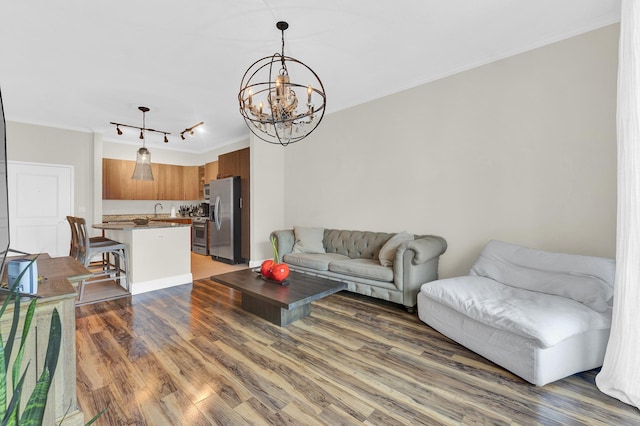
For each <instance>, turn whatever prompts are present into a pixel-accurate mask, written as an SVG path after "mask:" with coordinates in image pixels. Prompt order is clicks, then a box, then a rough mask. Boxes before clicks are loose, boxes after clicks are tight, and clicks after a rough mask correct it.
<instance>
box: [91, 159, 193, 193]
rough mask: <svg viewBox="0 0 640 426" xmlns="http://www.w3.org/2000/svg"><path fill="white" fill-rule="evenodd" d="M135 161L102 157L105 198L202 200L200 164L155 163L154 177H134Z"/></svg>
mask: <svg viewBox="0 0 640 426" xmlns="http://www.w3.org/2000/svg"><path fill="white" fill-rule="evenodd" d="M135 164H136V163H135V161H129V160H114V159H110V158H103V160H102V198H103V199H105V200H198V199H199V198H200V195H199V192H198V166H176V165H172V164H157V163H153V164H152V165H151V169H152V171H153V177H154V180H153V181H140V180H132V179H131V175H132V174H133V170H134V168H135Z"/></svg>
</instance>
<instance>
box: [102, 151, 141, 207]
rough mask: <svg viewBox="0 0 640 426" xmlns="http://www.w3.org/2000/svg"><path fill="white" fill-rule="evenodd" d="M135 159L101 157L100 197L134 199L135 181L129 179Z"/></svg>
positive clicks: (106, 198)
mask: <svg viewBox="0 0 640 426" xmlns="http://www.w3.org/2000/svg"><path fill="white" fill-rule="evenodd" d="M135 165H136V163H135V161H124V160H114V159H111V158H103V159H102V198H104V199H105V200H135V198H133V197H134V194H135V193H136V181H135V180H132V179H131V175H132V174H133V169H134V168H135Z"/></svg>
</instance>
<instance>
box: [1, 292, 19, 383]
mask: <svg viewBox="0 0 640 426" xmlns="http://www.w3.org/2000/svg"><path fill="white" fill-rule="evenodd" d="M9 297H13V299H14V301H15V303H14V306H13V321H12V322H11V329H10V330H9V336H8V337H7V343H6V344H5V346H4V352H5V354H6V357H5V359H4V368H5V369H6V370H7V371H9V359H10V358H11V352H12V351H13V343H14V342H15V340H16V332H17V331H18V323H19V322H20V298H19V297H18V295H17V294H15V293H14V294H13V296H9Z"/></svg>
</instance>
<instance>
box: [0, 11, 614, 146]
mask: <svg viewBox="0 0 640 426" xmlns="http://www.w3.org/2000/svg"><path fill="white" fill-rule="evenodd" d="M279 20H285V21H288V22H289V29H288V30H287V31H286V32H285V42H286V46H285V54H286V55H288V56H293V57H295V58H296V59H299V60H301V61H303V62H305V63H306V64H307V65H309V66H310V67H311V68H312V69H313V70H314V71H316V73H317V74H318V75H319V76H320V78H321V79H322V82H323V84H324V86H325V90H326V93H327V113H328V114H330V113H332V112H335V111H339V110H341V109H345V108H348V107H351V106H354V105H358V104H360V103H363V102H366V101H370V100H372V99H376V98H379V97H382V96H385V95H388V94H391V93H395V92H398V91H401V90H404V89H408V88H411V87H415V86H417V85H420V84H423V83H426V82H429V81H433V80H435V79H438V78H441V77H444V76H447V75H450V74H453V73H456V72H459V71H463V70H466V69H469V68H473V67H475V66H478V65H482V64H485V63H488V62H491V61H494V60H497V59H500V58H504V57H507V56H510V55H513V54H517V53H520V52H523V51H526V50H529V49H532V48H536V47H539V46H542V45H544V44H548V43H551V42H554V41H557V40H560V39H563V38H566V37H570V36H573V35H576V34H579V33H582V32H586V31H589V30H592V29H595V28H598V27H601V26H604V25H608V24H611V23H614V22H617V21H619V20H620V0H520V1H517V0H482V1H479V0H439V1H436V0H396V1H393V2H392V1H380V0H316V1H313V2H312V1H309V0H234V1H231V0H228V1H222V0H184V1H175V0H156V1H151V0H147V1H141V0H110V1H105V0H103V1H98V0H93V1H87V0H57V1H47V0H29V1H15V0H0V89H1V90H2V95H3V99H4V108H5V115H6V119H7V120H9V121H19V122H25V123H34V124H41V125H48V126H54V127H62V128H68V129H76V130H83V131H93V132H98V133H103V134H104V139H105V140H108V141H113V142H123V143H131V144H135V145H139V143H140V141H139V140H138V139H137V133H136V132H135V131H132V130H130V131H129V132H125V134H124V135H123V136H117V135H116V132H115V128H114V127H113V126H111V125H110V124H109V122H110V121H115V122H120V123H125V124H131V125H135V126H140V125H141V124H142V114H141V113H140V112H139V111H138V109H137V108H138V106H140V105H144V106H148V107H149V108H151V111H150V112H149V113H147V120H146V124H147V127H151V128H155V129H159V130H166V131H169V132H171V133H172V135H171V136H169V140H170V141H169V143H168V144H164V143H163V142H162V135H154V134H147V146H148V147H149V148H150V149H151V148H152V147H154V146H158V147H162V148H166V149H175V150H180V151H189V152H194V153H202V152H206V151H209V150H212V149H215V148H218V147H221V146H223V145H226V144H229V143H233V142H236V141H239V140H243V139H246V138H247V135H248V129H247V128H246V126H245V124H244V121H243V120H242V117H241V115H240V113H239V112H238V104H237V94H238V91H239V89H240V80H241V78H242V75H243V74H244V71H245V70H246V69H247V68H248V67H249V65H251V64H252V63H253V62H254V61H255V60H257V59H259V58H262V57H264V56H269V55H272V54H273V53H276V52H279V51H280V47H281V46H280V44H281V41H280V32H279V31H278V30H277V29H276V28H275V24H276V22H277V21H279ZM291 77H292V80H295V76H293V75H292V76H291ZM199 121H204V123H205V125H204V126H203V127H204V130H205V132H204V133H202V134H197V135H196V136H194V137H193V138H188V139H187V140H184V141H183V140H180V138H179V133H180V132H181V131H182V130H183V129H185V128H186V127H190V126H192V125H194V124H196V123H197V122H199ZM321 125H322V124H321Z"/></svg>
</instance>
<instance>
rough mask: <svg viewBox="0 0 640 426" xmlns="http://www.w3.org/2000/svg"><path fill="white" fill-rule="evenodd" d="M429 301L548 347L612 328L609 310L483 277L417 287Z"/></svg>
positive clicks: (432, 282) (443, 280) (470, 277)
mask: <svg viewBox="0 0 640 426" xmlns="http://www.w3.org/2000/svg"><path fill="white" fill-rule="evenodd" d="M420 292H421V293H422V294H423V295H424V296H426V297H428V298H429V299H431V300H434V301H436V302H438V303H441V304H443V305H445V306H448V307H449V308H451V309H454V310H456V311H457V312H460V313H461V314H463V315H465V316H467V317H470V318H473V319H474V320H476V321H479V322H481V323H483V324H487V325H489V326H491V327H494V328H497V329H500V330H504V331H508V332H511V333H514V334H517V335H519V336H522V337H524V338H526V339H532V340H534V341H536V342H537V344H538V345H540V347H543V348H548V347H551V346H554V345H556V344H557V343H559V342H561V341H563V340H565V339H567V338H569V337H571V336H574V335H577V334H580V333H583V332H586V331H589V330H603V329H608V328H610V327H611V311H610V310H609V311H608V312H606V313H600V312H596V311H594V310H593V309H591V308H589V307H587V306H585V305H583V304H582V303H579V302H576V301H575V300H572V299H569V298H566V297H560V296H554V295H551V294H545V293H539V292H535V291H529V290H523V289H520V288H515V287H510V286H507V285H505V284H502V283H500V282H498V281H495V280H492V279H489V278H485V277H476V276H468V277H456V278H448V279H442V280H436V281H431V282H428V283H426V284H423V285H422V286H421V287H420Z"/></svg>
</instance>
